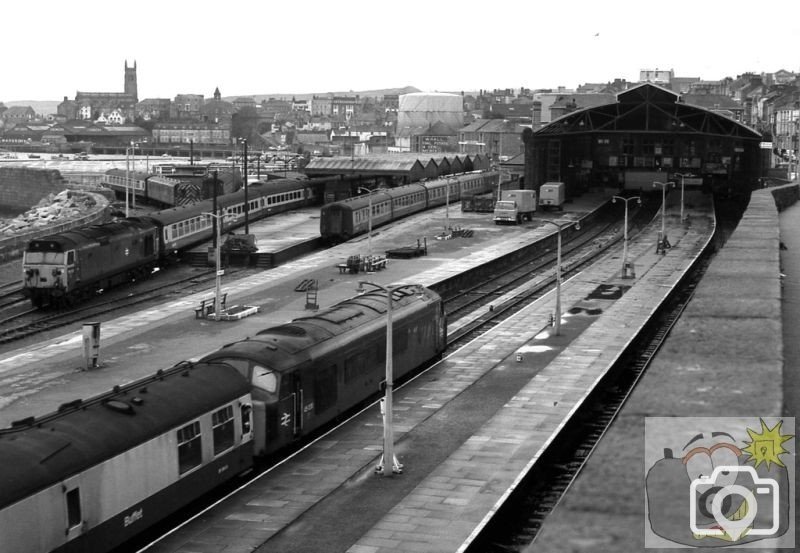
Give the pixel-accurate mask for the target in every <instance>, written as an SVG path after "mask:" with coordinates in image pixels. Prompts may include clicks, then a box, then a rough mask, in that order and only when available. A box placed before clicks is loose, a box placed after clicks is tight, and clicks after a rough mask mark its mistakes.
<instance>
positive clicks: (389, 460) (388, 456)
mask: <svg viewBox="0 0 800 553" xmlns="http://www.w3.org/2000/svg"><path fill="white" fill-rule="evenodd" d="M364 286H372V287H373V288H376V289H377V290H382V291H383V292H385V293H386V382H385V384H386V390H385V395H384V400H383V401H384V405H383V456H382V457H381V460H380V462H379V463H378V466H377V467H375V471H376V472H380V473H383V475H384V476H391V475H392V474H400V473H402V472H403V465H401V464H400V463H399V462H398V461H397V458H396V457H395V454H394V429H393V428H392V399H393V398H392V390H393V388H394V367H393V365H392V355H393V354H392V338H393V336H394V334H393V330H392V311H393V307H392V302H393V295H394V294H395V292H397V291H398V290H402V289H409V290H413V291H414V292H416V294H417V297H420V298H422V297H424V292H423V290H424V288H423V286H422V285H421V284H393V285H389V286H383V285H381V284H376V283H375V282H371V281H367V280H360V281H358V288H357V289H356V291H357V292H358V293H359V294H364V293H366V291H367V290H366V288H364ZM387 464H391V466H392V469H391V470H387Z"/></svg>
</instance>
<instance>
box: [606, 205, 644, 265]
mask: <svg viewBox="0 0 800 553" xmlns="http://www.w3.org/2000/svg"><path fill="white" fill-rule="evenodd" d="M617 200H622V201H623V202H625V222H624V223H623V225H624V230H623V237H622V273H621V274H622V278H626V277H627V267H628V202H629V201H631V200H636V202H637V203H638V204H639V205H642V198H641V197H640V196H631V197H630V198H625V197H623V196H612V198H611V203H612V204H613V203H617Z"/></svg>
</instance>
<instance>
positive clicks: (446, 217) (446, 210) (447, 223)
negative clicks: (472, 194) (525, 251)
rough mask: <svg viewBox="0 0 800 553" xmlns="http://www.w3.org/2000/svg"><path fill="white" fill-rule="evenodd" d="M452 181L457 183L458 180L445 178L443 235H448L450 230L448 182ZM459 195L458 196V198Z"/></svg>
mask: <svg viewBox="0 0 800 553" xmlns="http://www.w3.org/2000/svg"><path fill="white" fill-rule="evenodd" d="M451 180H454V181H455V182H456V183H458V179H456V178H451V177H447V179H446V180H445V187H444V234H445V235H446V234H447V233H448V230H449V229H450V181H451ZM460 196H461V194H459V197H460Z"/></svg>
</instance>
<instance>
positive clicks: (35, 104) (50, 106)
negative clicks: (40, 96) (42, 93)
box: [2, 100, 61, 115]
mask: <svg viewBox="0 0 800 553" xmlns="http://www.w3.org/2000/svg"><path fill="white" fill-rule="evenodd" d="M2 103H3V104H4V105H5V106H6V107H7V108H10V107H12V106H23V107H25V106H31V107H32V108H33V111H35V112H36V113H38V114H39V115H49V114H51V113H56V108H58V104H60V103H61V101H50V100H13V101H11V102H6V101H3V102H2Z"/></svg>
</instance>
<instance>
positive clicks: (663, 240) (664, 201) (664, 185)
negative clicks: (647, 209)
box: [653, 181, 672, 251]
mask: <svg viewBox="0 0 800 553" xmlns="http://www.w3.org/2000/svg"><path fill="white" fill-rule="evenodd" d="M670 184H672V183H671V182H658V181H653V188H655V187H657V186H660V187H661V244H660V245H659V246H660V248H661V250H662V251H663V250H664V245H665V244H666V242H667V234H666V230H667V229H666V211H667V187H668V186H669V185H670Z"/></svg>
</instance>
